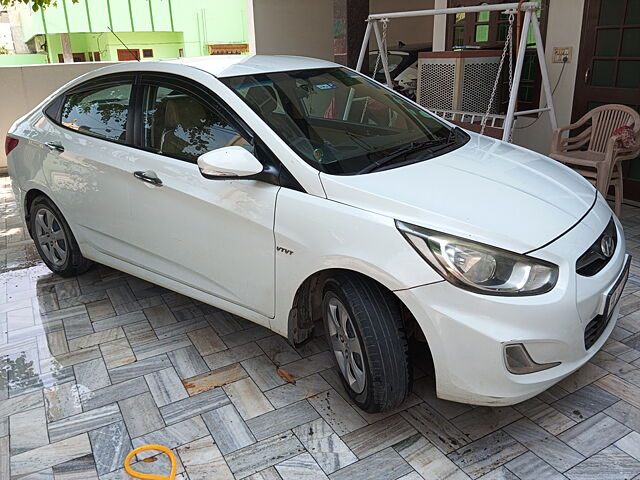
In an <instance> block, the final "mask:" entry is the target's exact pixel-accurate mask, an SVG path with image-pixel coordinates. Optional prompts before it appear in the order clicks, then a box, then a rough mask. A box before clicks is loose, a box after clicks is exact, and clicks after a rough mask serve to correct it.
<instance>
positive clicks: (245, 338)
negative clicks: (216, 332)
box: [213, 326, 274, 348]
mask: <svg viewBox="0 0 640 480" xmlns="http://www.w3.org/2000/svg"><path fill="white" fill-rule="evenodd" d="M213 328H214V329H215V326H213ZM272 335H274V333H273V332H271V331H270V330H268V329H266V328H264V327H261V326H255V327H251V328H248V329H246V330H242V331H240V332H235V333H230V334H229V335H224V336H221V337H220V338H222V341H223V342H224V344H225V345H226V346H227V347H228V348H233V347H238V346H240V345H244V344H246V343H249V342H255V341H257V340H260V339H262V338H266V337H270V336H272Z"/></svg>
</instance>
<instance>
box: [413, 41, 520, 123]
mask: <svg viewBox="0 0 640 480" xmlns="http://www.w3.org/2000/svg"><path fill="white" fill-rule="evenodd" d="M501 56H502V51H500V50H462V51H456V52H421V53H420V54H419V57H418V86H417V87H418V88H417V94H416V98H417V101H418V103H419V104H420V105H422V106H424V107H426V108H430V109H434V110H448V111H463V112H482V113H484V112H486V111H487V107H488V106H489V100H490V99H491V91H492V90H493V85H494V84H495V82H496V76H497V75H498V67H499V65H500V58H501ZM503 68H504V67H503ZM506 68H507V69H508V67H506ZM499 93H500V90H498V94H496V98H494V101H493V104H492V105H491V109H490V113H494V114H495V113H499V112H498V110H499V108H500V95H499Z"/></svg>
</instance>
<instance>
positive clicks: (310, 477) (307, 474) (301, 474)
mask: <svg viewBox="0 0 640 480" xmlns="http://www.w3.org/2000/svg"><path fill="white" fill-rule="evenodd" d="M275 468H276V470H277V471H278V473H279V474H280V476H281V477H282V480H328V477H327V476H326V475H325V473H324V472H323V471H322V469H321V468H320V466H319V465H318V464H317V463H316V461H315V460H314V459H313V457H312V456H311V455H309V454H308V453H301V454H300V455H296V456H295V457H291V458H289V459H288V460H285V461H284V462H280V463H279V464H277V465H276V466H275Z"/></svg>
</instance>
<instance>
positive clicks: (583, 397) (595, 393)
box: [552, 385, 619, 422]
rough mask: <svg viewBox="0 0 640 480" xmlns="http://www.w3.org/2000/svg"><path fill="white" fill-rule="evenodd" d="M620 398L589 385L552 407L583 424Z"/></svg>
mask: <svg viewBox="0 0 640 480" xmlns="http://www.w3.org/2000/svg"><path fill="white" fill-rule="evenodd" d="M618 400H619V399H618V397H616V396H615V395H612V394H611V393H609V392H607V391H605V390H603V389H602V388H600V387H598V386H596V385H587V386H586V387H584V388H581V389H580V390H577V391H575V392H573V393H571V394H569V395H567V396H566V397H564V398H562V399H560V400H558V401H557V402H555V403H553V404H552V406H553V407H554V408H555V409H556V410H558V411H559V412H561V413H563V414H565V415H566V416H567V417H569V418H571V419H572V420H575V421H576V422H581V421H582V420H584V419H586V418H589V417H592V416H593V415H595V414H596V413H598V412H601V411H602V410H604V409H605V408H607V407H610V406H611V405H613V404H614V403H616V402H617V401H618Z"/></svg>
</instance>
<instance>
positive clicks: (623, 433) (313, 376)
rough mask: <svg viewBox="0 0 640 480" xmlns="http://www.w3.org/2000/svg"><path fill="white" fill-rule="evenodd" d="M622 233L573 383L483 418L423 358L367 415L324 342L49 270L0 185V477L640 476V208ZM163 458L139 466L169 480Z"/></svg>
mask: <svg viewBox="0 0 640 480" xmlns="http://www.w3.org/2000/svg"><path fill="white" fill-rule="evenodd" d="M623 223H624V224H625V227H626V235H627V244H628V247H629V250H630V251H631V252H632V253H635V255H636V257H635V259H634V261H633V264H632V269H631V275H630V278H629V283H628V285H627V287H626V290H625V292H624V296H623V298H622V317H621V318H620V320H619V321H618V324H617V326H616V328H615V330H614V332H613V334H612V335H611V338H610V339H609V341H608V342H607V343H606V344H605V345H604V347H603V349H602V351H601V352H599V353H598V354H597V355H596V356H594V357H593V359H592V360H591V361H590V362H589V363H587V364H586V365H585V366H584V367H583V368H582V369H580V370H579V371H578V372H576V373H575V374H573V375H571V376H570V377H569V378H567V379H565V380H563V381H562V382H560V383H559V384H558V385H556V386H554V387H552V388H551V389H549V390H548V391H546V392H544V393H542V394H540V395H538V396H537V397H535V398H532V399H530V400H527V401H526V402H523V403H521V404H518V405H514V406H512V407H502V408H487V407H473V406H470V405H463V404H458V403H452V402H447V401H443V400H440V399H438V398H436V396H435V393H434V380H433V373H432V371H431V370H430V368H429V367H428V366H427V365H426V362H424V360H423V359H422V358H421V357H420V356H419V355H416V356H415V359H414V370H415V375H414V377H415V378H414V386H413V394H412V395H411V397H410V398H409V399H408V401H407V403H406V404H405V405H403V406H402V407H401V408H399V409H397V410H396V411H393V412H386V413H382V414H368V413H366V412H362V411H361V410H359V409H358V408H357V407H355V405H354V404H353V402H352V401H351V399H350V398H349V396H348V395H347V394H346V392H345V390H344V388H343V386H342V384H341V382H340V379H339V375H338V372H337V370H336V367H335V364H334V361H333V358H332V354H331V353H330V352H329V351H328V348H327V344H326V342H325V341H324V339H323V337H322V335H321V332H320V331H319V332H318V336H317V337H315V338H313V339H312V340H311V341H310V342H309V343H308V344H306V345H304V346H302V347H301V348H299V349H295V348H293V347H291V346H290V345H289V344H288V343H287V342H286V340H285V339H283V338H281V337H280V336H278V335H275V334H273V333H272V332H270V331H269V330H267V329H265V328H263V327H260V326H256V325H254V324H252V323H250V322H248V321H246V320H243V319H241V318H238V317H235V316H233V315H230V314H229V313H226V312H222V311H220V310H218V309H216V308H213V307H211V306H208V305H204V304H202V303H199V302H197V301H195V300H192V299H189V298H186V297H183V296H181V295H178V294H176V293H174V292H170V291H168V290H165V289H163V288H161V287H158V286H156V285H153V284H151V283H148V282H146V281H144V280H141V279H138V278H134V277H131V276H128V275H126V274H124V273H121V272H118V271H115V270H112V269H110V268H107V267H103V266H96V267H94V268H93V269H92V270H90V271H89V272H87V273H85V274H84V275H81V276H79V277H77V278H71V279H64V278H60V277H58V276H56V275H54V274H52V273H51V272H50V271H49V270H48V269H47V268H46V267H45V266H44V265H43V264H42V262H41V261H40V260H39V258H38V256H37V253H36V251H35V248H34V245H33V242H32V241H31V239H30V238H29V236H28V233H26V230H25V228H24V225H23V223H22V221H21V219H20V218H19V217H18V214H17V210H16V205H15V202H14V199H13V195H12V192H11V189H10V184H9V180H8V179H7V178H6V177H0V479H1V480H15V479H18V478H24V479H25V480H29V479H33V478H38V479H51V480H72V479H83V480H125V479H127V478H128V477H127V475H126V474H125V473H124V471H123V467H122V462H123V460H124V457H125V456H126V454H127V453H128V452H129V451H130V450H131V449H132V448H135V447H138V446H140V445H145V444H149V443H160V444H163V445H166V446H167V447H169V448H171V449H172V450H173V451H174V452H175V453H176V455H177V457H178V477H177V478H178V479H180V480H201V479H202V480H209V479H216V480H218V479H220V480H226V479H248V480H289V479H295V480H298V479H302V480H304V479H309V480H312V479H313V480H315V479H324V480H326V479H330V480H340V479H345V480H359V479H363V480H370V479H376V480H399V479H402V480H432V479H435V480H444V479H448V480H469V479H482V480H496V479H507V480H518V479H520V480H529V479H536V480H538V479H541V480H542V479H551V480H556V479H569V480H582V479H586V480H593V479H603V480H606V479H627V480H632V479H633V480H640V209H635V208H632V207H625V208H624V212H623ZM318 330H321V329H318ZM279 368H281V369H284V370H285V371H287V372H288V373H289V374H290V375H291V376H292V377H293V378H295V380H296V383H295V385H294V384H290V383H287V382H286V380H285V379H284V378H282V377H281V376H280V375H278V373H277V370H278V369H279ZM154 455H155V454H154V453H146V454H141V455H139V456H138V458H137V459H136V463H135V465H134V468H135V469H137V470H139V471H141V472H144V473H155V474H163V473H164V474H166V473H167V472H168V471H169V465H168V462H167V459H166V457H164V456H162V455H156V456H154Z"/></svg>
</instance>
